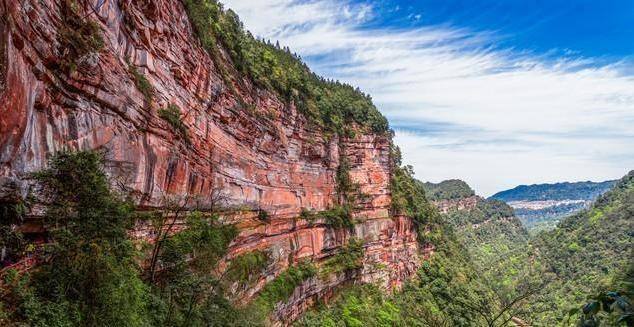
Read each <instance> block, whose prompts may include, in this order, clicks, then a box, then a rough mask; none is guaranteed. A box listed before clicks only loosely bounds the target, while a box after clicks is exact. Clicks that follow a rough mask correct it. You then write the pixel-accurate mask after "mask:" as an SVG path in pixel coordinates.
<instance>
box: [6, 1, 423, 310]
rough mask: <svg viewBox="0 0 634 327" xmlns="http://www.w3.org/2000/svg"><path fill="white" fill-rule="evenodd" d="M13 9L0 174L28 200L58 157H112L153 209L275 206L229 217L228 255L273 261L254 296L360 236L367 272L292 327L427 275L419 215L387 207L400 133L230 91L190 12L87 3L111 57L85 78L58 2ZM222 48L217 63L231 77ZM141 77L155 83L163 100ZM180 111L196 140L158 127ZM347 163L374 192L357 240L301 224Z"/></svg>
mask: <svg viewBox="0 0 634 327" xmlns="http://www.w3.org/2000/svg"><path fill="white" fill-rule="evenodd" d="M0 1H1V7H0V11H1V12H0V17H2V21H1V22H0V24H1V30H0V43H1V44H0V49H1V51H0V58H2V61H1V64H0V78H1V80H0V117H1V118H0V178H2V180H4V181H7V183H5V184H6V185H9V184H11V185H13V184H15V185H16V186H17V190H18V191H19V192H21V193H22V195H23V196H24V195H26V191H27V188H28V183H26V182H25V180H24V178H25V176H26V174H28V173H30V172H33V171H37V170H39V169H41V168H42V167H44V166H45V164H46V161H47V159H48V158H49V157H50V155H51V154H52V153H54V152H56V151H59V150H61V149H100V150H103V151H105V153H106V158H107V163H108V167H107V169H108V171H109V173H110V174H111V175H112V176H113V177H115V178H117V179H118V180H119V181H120V182H121V184H123V185H126V186H127V187H129V188H130V189H131V190H133V191H134V192H135V194H137V196H138V202H139V205H140V206H144V207H157V206H161V203H162V200H163V198H164V197H166V196H169V195H180V196H182V195H197V196H199V198H200V199H201V201H202V202H203V203H204V202H205V201H211V200H210V199H211V196H212V194H213V193H214V192H222V195H223V198H224V199H226V203H225V205H240V206H242V207H245V208H250V209H259V210H260V209H261V210H265V211H267V212H268V213H269V215H270V220H268V221H261V220H258V219H257V218H256V216H257V214H256V211H255V210H250V211H249V210H246V211H245V212H243V214H241V215H235V216H232V217H230V218H229V219H230V221H231V222H234V223H236V224H237V225H238V227H239V229H240V235H239V236H238V238H237V239H236V240H235V242H234V244H233V245H232V248H231V249H230V254H229V259H230V258H231V257H232V256H235V255H238V254H240V253H244V252H246V251H253V250H256V249H259V250H266V251H268V252H269V253H271V254H272V255H271V258H272V263H271V269H267V272H268V274H267V276H263V277H262V278H261V280H260V281H259V282H258V283H257V285H256V287H254V288H252V289H251V290H250V291H249V292H248V294H245V295H244V296H245V297H246V298H248V297H251V296H253V295H254V294H256V293H257V292H258V290H259V289H260V288H261V287H262V286H263V285H264V284H265V283H266V281H269V280H271V279H272V278H274V276H276V275H277V274H279V273H280V272H281V271H282V270H283V269H285V268H286V267H288V266H289V265H293V264H295V263H297V262H298V261H299V260H306V259H310V260H313V261H314V262H317V263H319V262H321V261H323V260H325V259H326V258H328V257H329V256H331V255H333V253H336V250H337V248H338V247H340V246H341V245H342V244H345V242H346V241H347V240H348V239H349V238H350V237H353V236H355V237H358V238H360V239H362V240H364V241H365V259H364V267H363V269H361V270H360V271H358V272H356V273H354V274H347V275H345V276H343V277H341V276H338V277H337V278H335V279H334V280H329V281H327V282H324V281H319V280H309V281H307V282H306V283H305V285H302V286H301V287H300V288H298V290H297V291H296V292H295V294H294V295H293V297H292V298H291V299H290V301H289V302H288V303H285V304H283V305H280V306H279V307H278V312H277V316H278V317H280V318H283V317H290V318H291V319H292V318H293V317H295V316H296V315H297V314H298V313H299V312H301V311H302V310H303V309H305V307H307V306H308V305H310V303H312V301H314V299H315V298H317V297H319V296H324V295H325V294H327V293H328V292H332V290H333V289H334V288H335V287H336V286H337V285H339V284H342V283H346V282H355V281H360V282H377V281H380V282H381V283H382V284H383V285H385V286H386V287H398V286H399V285H400V284H401V283H402V282H403V280H404V279H405V278H407V277H408V276H409V275H411V274H412V273H413V272H414V270H415V269H416V267H417V266H418V264H419V262H420V260H421V256H419V250H418V245H417V242H416V236H415V232H414V228H413V226H412V223H411V221H410V219H409V218H407V217H392V216H390V214H389V210H388V209H389V206H390V200H391V198H390V191H389V180H390V174H391V163H390V162H391V161H390V157H389V156H390V151H389V148H390V144H391V137H390V136H389V135H374V134H358V135H357V136H356V137H354V138H352V139H349V138H339V137H337V136H336V135H335V136H329V135H325V134H324V133H323V132H322V131H321V130H319V129H318V128H316V127H314V126H310V125H309V124H308V123H307V121H306V119H304V117H303V116H302V115H301V114H300V113H298V111H297V109H296V108H295V106H294V105H293V104H292V103H290V104H288V103H285V102H283V101H281V100H280V99H279V98H278V97H276V95H275V94H273V93H271V92H269V91H266V90H263V89H260V88H258V87H255V86H254V85H253V84H252V83H251V82H250V80H249V79H247V78H241V77H240V78H239V77H235V76H234V78H233V79H231V80H230V81H225V79H223V77H222V76H221V72H220V70H219V68H218V63H217V62H214V61H213V60H212V59H211V58H210V56H209V55H208V54H207V53H206V52H205V51H204V50H203V49H202V48H201V46H200V43H199V41H198V40H197V38H196V37H195V36H194V33H193V31H192V26H191V25H190V23H189V20H188V17H187V15H186V13H185V11H184V8H183V6H182V4H181V2H179V1H168V0H156V1H151V2H149V1H131V0H122V1H115V0H90V1H80V2H78V3H80V9H79V10H80V12H81V13H82V15H85V16H86V17H88V18H89V19H91V20H93V21H95V22H96V23H97V24H98V26H99V29H100V30H101V35H102V37H103V40H104V47H103V49H102V50H100V51H98V53H95V54H91V55H89V56H84V57H82V58H77V65H78V69H77V70H74V71H71V72H68V71H63V70H62V69H60V66H61V62H62V60H65V59H66V58H63V54H62V50H61V49H60V47H61V46H60V35H59V31H60V29H61V28H62V27H63V24H64V21H63V19H62V14H61V13H60V4H59V1H54V0H25V1H13V0H0ZM219 50H220V51H219V53H220V58H218V60H222V61H223V62H224V65H225V66H227V67H231V64H230V61H229V59H228V56H227V55H226V54H225V53H224V51H223V50H222V49H219ZM131 70H135V71H138V72H139V73H141V74H142V75H144V76H145V78H147V80H148V81H149V83H150V85H151V86H152V88H153V92H152V97H151V99H149V98H148V96H147V94H145V95H144V94H143V93H144V92H142V90H139V88H138V87H137V85H138V81H137V80H135V76H134V74H132V73H131ZM236 76H239V75H236ZM137 79H138V77H137ZM227 83H230V84H231V85H228V84H227ZM245 103H246V104H245ZM170 105H174V106H176V107H177V108H179V110H180V111H181V116H182V119H183V123H184V125H185V126H186V130H187V133H188V135H189V139H190V140H191V141H190V142H186V141H185V140H184V139H183V137H182V136H180V135H179V134H178V132H177V131H176V130H175V129H174V128H173V127H172V126H170V124H169V123H168V122H167V121H165V120H163V119H161V118H160V117H159V115H158V111H159V110H160V109H162V108H166V107H168V106H170ZM342 157H345V158H347V161H348V162H349V163H350V165H351V170H350V176H351V178H352V180H353V181H354V182H356V183H359V185H360V190H361V192H362V193H364V194H365V195H367V196H366V197H364V201H363V203H362V205H361V207H360V209H358V210H356V211H355V212H354V214H353V216H354V219H355V222H356V225H355V228H354V231H343V230H335V229H333V228H330V227H329V226H328V225H327V224H325V223H323V222H319V221H317V222H313V223H309V222H307V221H304V220H302V219H299V218H298V216H299V213H300V211H301V210H302V208H306V209H310V210H315V211H322V210H326V209H328V208H329V207H331V206H332V205H333V203H334V202H335V201H336V199H337V197H336V182H335V172H336V169H337V167H338V166H339V164H340V162H341V159H342ZM14 191H15V190H14ZM206 205H211V203H206Z"/></svg>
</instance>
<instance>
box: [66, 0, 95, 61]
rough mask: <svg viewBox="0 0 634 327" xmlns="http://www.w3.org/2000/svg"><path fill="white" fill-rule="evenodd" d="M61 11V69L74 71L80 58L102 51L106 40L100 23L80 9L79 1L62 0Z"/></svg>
mask: <svg viewBox="0 0 634 327" xmlns="http://www.w3.org/2000/svg"><path fill="white" fill-rule="evenodd" d="M60 11H61V17H62V22H61V25H60V27H59V30H58V31H57V35H58V37H57V42H59V57H60V58H62V59H61V62H60V69H61V70H62V71H63V72H66V73H72V72H74V71H75V70H76V69H77V65H78V64H79V60H80V59H82V58H84V57H85V56H86V55H89V54H91V53H98V52H99V51H101V49H103V47H104V42H103V38H102V37H101V29H100V28H99V25H98V24H97V23H96V22H94V21H92V20H90V19H87V18H86V15H85V14H83V13H81V12H80V11H79V4H78V3H77V1H75V0H62V1H61V4H60Z"/></svg>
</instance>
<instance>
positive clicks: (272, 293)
mask: <svg viewBox="0 0 634 327" xmlns="http://www.w3.org/2000/svg"><path fill="white" fill-rule="evenodd" d="M315 274H317V268H315V265H313V264H312V263H309V262H303V263H300V264H299V265H297V266H291V267H289V268H288V269H286V270H285V271H283V272H282V273H280V274H279V275H278V276H277V277H276V278H275V279H273V280H272V281H270V282H269V283H268V284H266V286H264V288H263V289H262V291H261V292H260V294H259V295H258V297H257V298H256V299H255V300H254V303H255V304H256V305H259V306H264V307H266V308H267V309H269V310H272V309H273V308H274V306H275V304H277V303H278V302H281V301H284V300H286V299H288V298H289V297H290V296H291V295H292V294H293V291H295V288H297V286H299V285H300V284H301V283H302V282H303V281H305V280H307V279H308V278H310V277H313V276H315Z"/></svg>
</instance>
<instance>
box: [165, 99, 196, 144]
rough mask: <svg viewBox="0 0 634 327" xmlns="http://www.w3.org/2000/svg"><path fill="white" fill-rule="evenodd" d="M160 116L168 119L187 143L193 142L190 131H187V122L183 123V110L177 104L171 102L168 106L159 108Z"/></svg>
mask: <svg viewBox="0 0 634 327" xmlns="http://www.w3.org/2000/svg"><path fill="white" fill-rule="evenodd" d="M158 116H159V117H161V118H162V119H164V120H165V121H167V122H168V123H169V124H170V125H171V126H172V128H173V129H174V130H175V131H176V132H177V133H178V134H179V135H180V136H181V137H182V138H183V140H185V142H186V143H190V142H191V140H190V138H189V133H188V132H187V126H185V123H183V120H182V119H181V110H180V108H178V107H177V106H176V105H175V104H170V105H168V106H167V108H164V109H159V111H158Z"/></svg>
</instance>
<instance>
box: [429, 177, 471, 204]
mask: <svg viewBox="0 0 634 327" xmlns="http://www.w3.org/2000/svg"><path fill="white" fill-rule="evenodd" d="M423 188H424V189H425V192H426V194H427V197H428V198H429V200H432V201H436V200H454V199H462V198H466V197H469V196H473V195H475V192H474V191H473V189H471V187H470V186H469V185H468V184H467V183H465V182H464V181H461V180H459V179H449V180H446V181H442V182H440V183H430V182H426V183H424V185H423Z"/></svg>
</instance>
